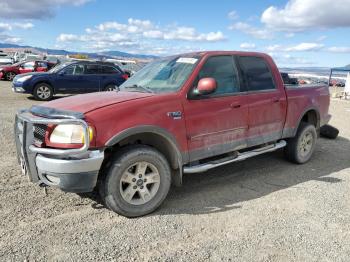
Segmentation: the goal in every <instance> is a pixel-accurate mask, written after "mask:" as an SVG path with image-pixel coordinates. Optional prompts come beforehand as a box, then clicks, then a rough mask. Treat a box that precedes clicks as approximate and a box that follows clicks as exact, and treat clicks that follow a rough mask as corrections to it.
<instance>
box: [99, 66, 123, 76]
mask: <svg viewBox="0 0 350 262" xmlns="http://www.w3.org/2000/svg"><path fill="white" fill-rule="evenodd" d="M102 73H103V74H108V75H109V74H119V73H120V72H119V70H118V69H117V68H115V67H113V66H102Z"/></svg>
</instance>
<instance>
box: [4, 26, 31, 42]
mask: <svg viewBox="0 0 350 262" xmlns="http://www.w3.org/2000/svg"><path fill="white" fill-rule="evenodd" d="M33 27H34V25H33V24H32V23H13V24H10V23H0V42H3V43H11V44H15V43H18V42H20V41H21V38H20V37H16V36H12V35H9V33H10V31H12V30H13V29H15V28H19V29H24V30H27V29H31V28H33Z"/></svg>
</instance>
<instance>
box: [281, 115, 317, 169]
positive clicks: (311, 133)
mask: <svg viewBox="0 0 350 262" xmlns="http://www.w3.org/2000/svg"><path fill="white" fill-rule="evenodd" d="M316 140H317V132H316V128H315V126H314V125H312V124H309V123H305V122H302V123H300V126H299V128H298V131H297V134H296V136H295V137H293V138H290V139H289V140H288V142H287V146H286V147H285V150H284V152H285V156H286V158H287V159H288V160H289V161H291V162H293V163H296V164H304V163H306V162H307V161H309V160H310V158H311V156H312V154H313V152H314V149H315V145H316Z"/></svg>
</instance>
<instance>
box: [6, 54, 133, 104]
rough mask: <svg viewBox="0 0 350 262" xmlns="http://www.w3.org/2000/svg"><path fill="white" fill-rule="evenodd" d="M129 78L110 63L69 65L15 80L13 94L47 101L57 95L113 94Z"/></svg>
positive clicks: (18, 77)
mask: <svg viewBox="0 0 350 262" xmlns="http://www.w3.org/2000/svg"><path fill="white" fill-rule="evenodd" d="M127 78H128V76H127V75H126V74H125V73H124V72H123V70H121V69H120V68H119V67H118V66H116V65H114V64H112V63H106V62H89V61H79V62H68V63H63V64H59V65H57V66H56V67H54V68H53V69H51V70H50V71H48V72H45V73H44V72H43V73H28V74H21V75H18V76H16V77H15V78H14V79H13V91H14V92H17V93H26V94H33V96H34V97H35V99H37V100H42V101H47V100H50V99H51V98H52V97H53V96H54V94H58V93H60V94H74V93H79V94H81V93H89V92H97V91H112V90H115V89H117V88H118V86H119V85H121V84H122V83H124V81H125V80H126V79H127Z"/></svg>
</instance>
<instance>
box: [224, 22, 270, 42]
mask: <svg viewBox="0 0 350 262" xmlns="http://www.w3.org/2000/svg"><path fill="white" fill-rule="evenodd" d="M229 29H230V30H238V31H241V32H243V33H245V34H248V35H251V36H253V37H255V38H258V39H271V38H273V32H272V31H271V30H267V29H265V28H257V27H254V26H251V25H250V24H247V23H243V22H238V23H235V24H233V25H231V26H230V27H229Z"/></svg>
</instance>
